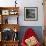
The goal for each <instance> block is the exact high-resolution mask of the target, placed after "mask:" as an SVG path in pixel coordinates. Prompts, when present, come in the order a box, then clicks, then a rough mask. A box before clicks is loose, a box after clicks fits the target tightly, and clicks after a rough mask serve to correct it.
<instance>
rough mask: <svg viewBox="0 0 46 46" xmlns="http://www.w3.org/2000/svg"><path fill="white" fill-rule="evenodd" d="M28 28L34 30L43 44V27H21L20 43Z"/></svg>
mask: <svg viewBox="0 0 46 46" xmlns="http://www.w3.org/2000/svg"><path fill="white" fill-rule="evenodd" d="M28 28H32V29H33V31H34V32H35V33H36V34H37V37H38V39H39V41H40V42H41V43H43V34H42V27H41V26H21V27H20V32H19V39H20V42H21V40H22V38H23V36H24V33H25V32H26V30H27V29H28Z"/></svg>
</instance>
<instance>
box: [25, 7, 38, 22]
mask: <svg viewBox="0 0 46 46" xmlns="http://www.w3.org/2000/svg"><path fill="white" fill-rule="evenodd" d="M24 20H25V21H37V20H38V8H37V7H24Z"/></svg>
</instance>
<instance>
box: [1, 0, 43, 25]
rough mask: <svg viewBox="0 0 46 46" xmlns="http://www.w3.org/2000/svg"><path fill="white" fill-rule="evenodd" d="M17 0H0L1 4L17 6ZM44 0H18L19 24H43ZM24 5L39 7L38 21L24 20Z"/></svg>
mask: <svg viewBox="0 0 46 46" xmlns="http://www.w3.org/2000/svg"><path fill="white" fill-rule="evenodd" d="M14 1H15V0H0V6H2V7H4V6H5V7H7V6H15V3H14ZM42 2H43V1H42V0H17V3H18V4H17V6H19V8H20V9H19V15H20V16H19V24H20V26H43V24H44V23H43V18H44V15H43V6H42ZM24 7H38V21H24Z"/></svg>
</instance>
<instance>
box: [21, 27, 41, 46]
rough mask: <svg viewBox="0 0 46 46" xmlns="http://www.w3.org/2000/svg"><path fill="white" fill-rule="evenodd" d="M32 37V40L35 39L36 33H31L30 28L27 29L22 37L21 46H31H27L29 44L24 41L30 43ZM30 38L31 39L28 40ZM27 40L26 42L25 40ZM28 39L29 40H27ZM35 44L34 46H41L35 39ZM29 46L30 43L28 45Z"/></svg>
mask: <svg viewBox="0 0 46 46" xmlns="http://www.w3.org/2000/svg"><path fill="white" fill-rule="evenodd" d="M32 36H33V37H34V39H35V38H36V37H37V35H36V33H35V32H34V31H33V29H32V28H29V29H27V30H26V32H25V35H24V37H23V38H22V42H21V46H33V45H27V44H28V43H29V42H27V43H26V42H25V41H30V40H31V39H33V38H32ZM30 38H31V39H30ZM27 39H28V40H27ZM29 39H30V40H29ZM35 41H36V44H35V45H34V46H41V44H40V42H39V41H38V40H37V38H36V40H35ZM30 44H31V43H30Z"/></svg>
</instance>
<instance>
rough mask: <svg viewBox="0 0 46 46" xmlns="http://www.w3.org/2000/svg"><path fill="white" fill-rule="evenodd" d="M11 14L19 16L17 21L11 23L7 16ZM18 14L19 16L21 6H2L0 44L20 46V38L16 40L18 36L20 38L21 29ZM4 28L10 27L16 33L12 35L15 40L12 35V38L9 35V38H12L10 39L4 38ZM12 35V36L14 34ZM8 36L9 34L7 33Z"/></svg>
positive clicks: (0, 45) (0, 13) (0, 10)
mask: <svg viewBox="0 0 46 46" xmlns="http://www.w3.org/2000/svg"><path fill="white" fill-rule="evenodd" d="M9 16H14V17H16V16H17V18H16V21H17V23H15V24H9V23H8V18H7V17H9ZM18 16H19V7H0V21H1V24H0V32H1V41H0V46H18V42H19V41H18V39H17V41H16V38H18V36H17V34H18V31H19V29H20V26H19V24H18ZM5 18H6V19H5ZM16 21H15V22H16ZM4 29H10V31H14V33H13V34H14V35H13V34H12V35H13V39H15V41H13V39H10V38H12V37H10V38H9V37H8V39H10V40H9V41H7V40H5V39H3V38H4V37H2V35H4V34H3V33H4V32H3V31H4ZM6 31H7V30H6ZM10 33H11V32H10ZM16 33H17V34H16ZM6 34H7V33H6ZM15 34H16V37H15ZM12 35H10V36H12ZM7 36H8V34H7Z"/></svg>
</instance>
